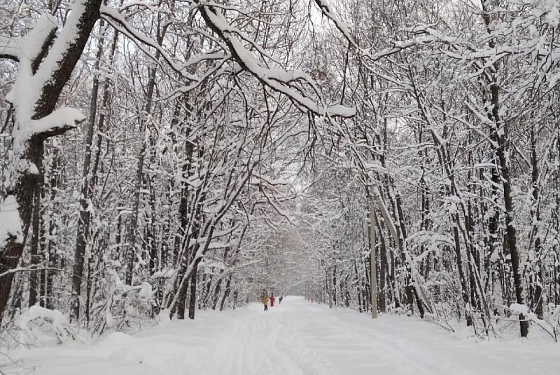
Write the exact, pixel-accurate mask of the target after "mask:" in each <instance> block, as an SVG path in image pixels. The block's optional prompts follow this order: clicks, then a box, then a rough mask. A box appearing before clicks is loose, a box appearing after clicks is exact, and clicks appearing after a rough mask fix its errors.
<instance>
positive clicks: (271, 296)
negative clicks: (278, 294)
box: [270, 293, 274, 307]
mask: <svg viewBox="0 0 560 375" xmlns="http://www.w3.org/2000/svg"><path fill="white" fill-rule="evenodd" d="M270 307H274V293H271V294H270Z"/></svg>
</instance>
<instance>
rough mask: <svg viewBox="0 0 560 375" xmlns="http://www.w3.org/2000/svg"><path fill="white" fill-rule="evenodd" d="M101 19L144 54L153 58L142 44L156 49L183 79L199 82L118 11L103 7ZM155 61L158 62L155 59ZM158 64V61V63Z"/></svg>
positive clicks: (183, 66)
mask: <svg viewBox="0 0 560 375" xmlns="http://www.w3.org/2000/svg"><path fill="white" fill-rule="evenodd" d="M101 18H103V19H104V20H105V21H107V22H108V23H109V24H110V25H111V26H113V27H114V28H115V29H117V30H118V31H120V32H121V33H123V34H124V35H126V36H127V37H129V38H130V39H131V40H132V41H133V42H134V43H135V44H136V45H137V46H138V47H139V48H140V49H141V50H142V51H143V52H145V53H146V54H147V55H148V56H150V57H152V58H153V56H152V54H151V53H150V52H149V51H147V50H146V49H145V48H144V47H143V46H142V45H141V44H140V43H142V44H145V45H147V46H149V47H152V48H154V49H155V50H156V51H157V52H158V53H159V54H160V56H161V57H162V58H163V59H164V60H165V62H167V64H168V65H169V66H170V67H171V68H172V69H173V70H174V71H176V72H177V73H179V74H181V76H182V77H183V78H186V79H187V80H189V81H191V82H197V81H198V79H197V77H196V76H192V75H190V74H187V73H185V65H180V64H178V63H177V62H175V61H174V59H173V58H172V57H171V56H169V55H168V54H167V52H165V50H164V49H163V48H162V47H161V46H160V45H159V44H158V43H157V42H156V41H155V40H153V39H152V38H150V37H149V36H147V35H145V34H144V33H142V32H140V31H138V30H136V29H134V28H133V27H132V26H131V25H130V24H129V23H128V22H127V20H126V19H125V18H124V17H123V16H122V15H121V14H120V13H119V11H117V10H116V9H112V8H110V7H108V6H105V5H102V6H101ZM154 60H156V59H155V58H154ZM156 62H157V61H156Z"/></svg>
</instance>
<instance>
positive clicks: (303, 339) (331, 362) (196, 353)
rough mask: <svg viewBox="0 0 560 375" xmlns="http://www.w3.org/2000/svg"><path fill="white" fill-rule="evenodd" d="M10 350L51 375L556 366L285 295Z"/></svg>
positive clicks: (522, 352)
mask: <svg viewBox="0 0 560 375" xmlns="http://www.w3.org/2000/svg"><path fill="white" fill-rule="evenodd" d="M465 333H467V332H462V333H461V334H460V335H458V336H468V334H466V335H465ZM10 356H11V358H12V359H14V360H16V361H18V366H19V367H15V366H10V367H9V370H11V371H15V370H18V371H21V373H25V371H27V373H30V372H29V370H30V369H34V372H32V373H33V374H57V375H64V374H80V375H89V374H107V375H109V374H135V375H141V374H187V375H188V374H197V375H201V374H204V375H213V374H216V375H218V374H219V375H252V374H259V375H262V374H267V375H274V374H284V375H300V374H317V375H319V374H320V375H329V374H333V375H335V374H336V375H341V374H344V375H353V374H356V375H358V374H359V375H366V374H375V375H384V374H395V375H399V374H414V375H422V374H425V375H438V374H442V375H443V374H445V375H462V374H463V375H464V374H473V375H475V374H476V375H485V374H488V375H502V374H503V375H506V374H507V375H512V374H513V375H515V374H524V375H530V374H539V375H553V374H555V375H556V374H558V366H559V364H560V347H559V345H558V344H555V343H553V342H552V341H551V340H545V339H539V338H538V337H537V338H534V339H528V340H527V339H523V340H522V339H514V340H511V341H504V340H491V341H489V342H488V341H484V342H479V343H476V342H475V341H474V340H473V339H472V338H468V337H467V338H458V337H452V336H451V335H450V333H449V332H447V331H444V330H442V329H440V328H438V327H436V326H434V325H431V324H429V323H426V322H423V321H420V320H419V319H417V318H408V317H404V316H393V315H385V316H381V317H380V318H379V319H377V320H375V321H373V320H372V319H371V318H370V317H369V316H368V315H367V314H359V313H357V312H356V311H353V310H349V309H329V308H328V306H325V305H318V304H312V303H309V302H306V301H305V300H303V299H302V298H299V297H287V298H285V299H284V301H283V302H282V304H280V305H277V306H275V307H273V308H270V309H269V311H268V312H266V313H265V312H263V311H262V305H260V304H257V303H255V304H251V305H249V307H247V308H243V309H238V310H235V311H226V312H216V311H203V312H199V313H198V315H197V319H196V320H194V321H190V320H186V321H164V322H162V323H160V325H159V326H157V327H154V328H152V329H149V330H146V331H144V332H142V333H140V334H138V335H135V336H130V335H126V334H124V333H113V334H110V335H109V336H108V337H106V338H105V339H103V340H102V341H101V342H100V343H98V344H96V345H90V346H75V347H68V346H58V347H51V348H41V349H31V350H29V349H18V350H16V351H13V352H11V353H10ZM2 361H6V359H2ZM2 366H4V367H2ZM0 368H2V371H4V372H8V373H10V372H9V371H6V370H5V369H6V367H5V365H1V364H0Z"/></svg>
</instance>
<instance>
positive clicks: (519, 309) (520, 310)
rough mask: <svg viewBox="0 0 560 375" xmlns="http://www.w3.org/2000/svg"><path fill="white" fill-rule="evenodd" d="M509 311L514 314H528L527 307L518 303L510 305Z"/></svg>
mask: <svg viewBox="0 0 560 375" xmlns="http://www.w3.org/2000/svg"><path fill="white" fill-rule="evenodd" d="M509 309H510V310H511V311H512V312H513V313H516V314H524V315H525V316H527V314H528V313H529V307H528V306H527V305H520V304H519V303H512V304H511V306H510V307H509Z"/></svg>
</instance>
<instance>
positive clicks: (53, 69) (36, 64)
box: [0, 0, 102, 319]
mask: <svg viewBox="0 0 560 375" xmlns="http://www.w3.org/2000/svg"><path fill="white" fill-rule="evenodd" d="M101 2H102V0H78V1H77V2H76V5H75V6H74V7H73V11H72V12H71V13H70V15H69V17H68V19H67V21H66V24H65V26H64V28H63V30H62V31H61V32H62V33H64V34H68V33H71V34H72V35H73V36H75V38H73V39H72V40H73V42H72V43H69V42H68V40H70V39H71V38H69V36H68V38H64V37H60V38H58V39H56V40H54V36H55V34H54V29H53V32H51V33H50V34H49V36H45V40H44V41H43V43H41V44H42V46H43V47H42V49H41V51H39V55H38V56H35V57H31V61H33V62H32V64H31V65H32V68H33V73H36V72H37V70H38V69H40V68H41V62H42V61H43V58H46V57H47V58H48V56H49V48H50V46H51V45H52V44H53V40H54V45H55V46H57V47H59V48H58V49H56V48H54V49H56V53H60V51H62V53H61V56H60V58H58V59H57V61H56V62H55V63H54V64H53V65H50V66H47V67H46V68H45V69H48V71H45V72H44V73H45V74H48V77H49V78H50V79H47V80H42V81H41V82H42V83H43V85H42V87H41V88H40V90H41V93H40V96H39V99H38V100H37V101H36V102H35V103H34V106H33V107H32V108H33V113H32V114H31V119H34V120H37V119H42V118H44V117H46V116H48V115H49V114H51V113H52V112H53V110H54V108H55V106H56V103H57V101H58V98H59V96H60V93H61V91H62V89H63V88H64V86H65V85H66V82H67V81H68V79H69V78H70V76H71V75H72V71H73V70H74V67H75V65H76V63H77V62H78V60H79V58H80V56H81V55H82V52H83V50H84V48H85V45H86V43H87V40H88V39H89V35H90V34H91V31H92V29H93V26H94V24H95V22H96V21H97V19H98V18H99V8H100V6H101ZM35 42H41V41H35ZM54 49H53V50H54ZM20 63H25V62H20ZM34 77H35V76H34ZM15 104H18V103H15ZM15 110H16V113H17V111H18V108H17V106H16V107H15ZM24 117H25V116H24ZM25 126H29V124H21V123H16V125H15V127H16V129H15V132H14V134H17V133H16V132H17V129H20V128H22V127H25ZM73 127H75V124H59V126H57V127H55V128H51V129H50V130H48V131H45V132H42V133H37V134H35V135H34V136H32V137H31V139H29V140H25V139H21V140H19V139H18V140H17V142H20V141H21V142H23V145H22V146H23V147H22V149H21V150H18V154H16V155H14V158H15V159H14V163H19V162H21V161H26V162H30V163H32V164H34V165H35V166H38V165H40V164H41V160H42V156H43V141H44V140H45V139H47V138H49V137H52V136H56V135H60V134H63V133H65V132H66V131H68V130H70V129H72V128H73ZM18 136H19V135H18ZM15 143H16V142H15ZM39 184H40V178H39V176H38V175H37V174H36V173H33V171H32V170H29V169H27V170H25V171H17V172H16V173H15V175H14V176H12V181H11V184H10V188H9V189H8V196H7V198H6V199H7V202H6V201H4V202H3V203H2V204H1V205H0V211H3V210H2V206H3V205H5V204H6V203H12V202H13V203H15V204H17V210H18V214H19V220H20V223H21V235H18V236H15V235H11V236H9V237H8V239H7V241H6V243H5V245H4V246H3V247H0V273H4V272H6V271H9V270H12V269H14V268H15V267H17V265H18V263H19V260H20V258H21V255H22V252H23V247H24V243H25V238H26V237H27V234H28V230H29V227H30V224H31V210H32V207H33V192H34V191H37V186H38V185H39ZM12 280H13V273H10V274H8V275H6V276H4V277H2V278H0V319H2V317H3V314H4V311H5V309H6V305H7V301H8V297H9V295H10V289H11V285H12Z"/></svg>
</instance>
